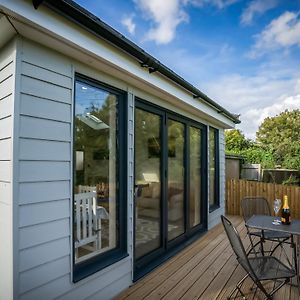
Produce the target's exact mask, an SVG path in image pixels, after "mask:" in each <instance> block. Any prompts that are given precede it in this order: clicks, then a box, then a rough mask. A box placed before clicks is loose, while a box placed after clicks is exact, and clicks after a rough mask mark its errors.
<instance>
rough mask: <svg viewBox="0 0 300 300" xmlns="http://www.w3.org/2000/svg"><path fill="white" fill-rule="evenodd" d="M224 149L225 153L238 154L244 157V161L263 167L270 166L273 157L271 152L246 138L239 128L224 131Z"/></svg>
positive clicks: (272, 164)
mask: <svg viewBox="0 0 300 300" xmlns="http://www.w3.org/2000/svg"><path fill="white" fill-rule="evenodd" d="M225 143H226V146H225V150H226V153H227V154H238V155H242V156H243V157H244V162H245V163H249V164H261V165H262V167H263V168H272V167H273V166H274V159H273V155H272V153H270V152H269V151H268V150H266V149H264V148H263V147H261V146H260V145H257V144H256V143H255V142H254V141H251V140H250V139H247V138H246V137H245V135H244V134H243V133H242V132H241V131H240V130H239V129H232V130H227V131H226V132H225Z"/></svg>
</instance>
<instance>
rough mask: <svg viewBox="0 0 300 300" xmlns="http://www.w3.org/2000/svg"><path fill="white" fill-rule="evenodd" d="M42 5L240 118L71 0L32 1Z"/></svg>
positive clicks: (193, 93)
mask: <svg viewBox="0 0 300 300" xmlns="http://www.w3.org/2000/svg"><path fill="white" fill-rule="evenodd" d="M42 3H43V4H45V5H46V6H47V7H49V8H51V9H52V10H54V11H56V12H57V13H59V14H61V15H63V16H64V17H66V18H67V19H70V20H71V21H72V22H74V23H77V24H78V25H80V26H81V27H84V28H85V29H87V30H88V31H90V32H92V33H94V34H96V35H98V36H100V37H101V38H103V39H105V40H106V41H108V42H109V43H111V44H113V45H114V46H116V47H118V48H119V49H120V50H122V51H124V52H126V53H127V54H129V55H130V56H132V57H134V58H135V59H136V60H138V62H139V63H140V64H141V67H145V68H148V70H149V73H153V72H159V73H160V74H162V75H163V76H165V77H167V78H169V79H170V80H172V81H173V82H175V83H176V84H178V85H179V86H181V87H183V88H184V89H185V90H187V91H188V92H190V93H191V94H192V95H193V97H194V98H195V99H201V100H202V101H204V102H205V103H206V104H208V105H209V106H211V107H212V108H214V109H215V110H216V111H217V112H218V113H220V114H223V115H224V116H226V117H227V118H228V119H230V120H231V121H232V122H233V123H235V124H239V123H240V122H241V121H240V120H239V119H238V117H237V115H235V114H232V113H230V112H229V111H228V110H226V109H225V108H223V107H222V106H220V105H219V104H218V103H216V102H215V101H213V100H212V99H210V98H209V97H208V96H207V95H205V94H204V93H202V92H201V91H200V90H199V89H198V88H196V87H195V86H193V85H192V84H190V83H189V82H188V81H186V80H185V79H183V78H182V77H181V76H179V75H178V74H176V73H175V72H174V71H172V70H171V69H170V68H168V67H167V66H165V65H164V64H162V63H161V62H160V61H159V60H157V59H156V58H155V57H153V56H152V55H150V54H149V53H147V52H146V51H144V50H143V49H142V48H140V47H139V46H137V45H136V44H135V43H133V42H132V41H130V40H129V39H127V38H126V37H125V36H123V35H122V34H121V33H119V32H118V31H116V30H115V29H113V28H112V27H111V26H109V25H108V24H106V23H104V22H103V21H101V20H100V19H99V18H98V17H96V16H95V15H93V14H92V13H90V12H89V11H87V10H86V9H84V8H83V7H81V6H80V5H78V4H77V3H75V2H74V1H72V0H61V1H57V0H33V1H32V4H33V6H34V8H35V9H38V7H39V6H40V5H41V4H42Z"/></svg>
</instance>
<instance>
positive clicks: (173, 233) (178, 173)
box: [167, 119, 185, 241]
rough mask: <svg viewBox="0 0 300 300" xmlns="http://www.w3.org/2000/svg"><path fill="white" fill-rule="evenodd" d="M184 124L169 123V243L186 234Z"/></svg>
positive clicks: (170, 121) (172, 121)
mask: <svg viewBox="0 0 300 300" xmlns="http://www.w3.org/2000/svg"><path fill="white" fill-rule="evenodd" d="M184 129H185V128H184V124H182V123H180V122H177V121H174V120H170V119H169V121H168V193H167V194H168V199H167V200H168V241H170V240H172V239H174V238H176V237H178V236H179V235H181V234H182V233H184V220H185V219H184V180H185V176H184V170H185V168H184V152H185V151H184V144H185V134H184V131H185V130H184Z"/></svg>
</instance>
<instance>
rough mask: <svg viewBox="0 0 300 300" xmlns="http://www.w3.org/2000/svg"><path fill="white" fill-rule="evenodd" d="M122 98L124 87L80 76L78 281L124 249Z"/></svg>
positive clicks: (75, 235) (76, 143)
mask: <svg viewBox="0 0 300 300" xmlns="http://www.w3.org/2000/svg"><path fill="white" fill-rule="evenodd" d="M123 102H124V99H123V97H122V93H120V92H119V91H116V90H113V89H111V88H107V87H104V86H102V85H99V84H98V83H95V82H92V81H89V80H87V79H85V78H82V77H79V76H77V80H76V83H75V118H74V123H75V124H74V180H73V184H74V202H73V239H74V243H73V244H74V263H75V274H74V275H75V276H74V278H75V280H76V279H80V278H82V277H84V276H86V275H88V274H89V273H92V272H95V271H96V270H95V268H96V269H101V268H102V267H104V266H107V265H108V264H109V262H113V261H115V260H116V259H118V258H119V257H120V256H121V255H122V253H123V252H124V251H122V250H124V236H122V235H123V234H122V232H121V230H123V232H124V226H125V222H124V212H125V209H124V208H125V207H126V206H125V205H124V204H125V203H126V197H125V193H124V191H123V192H122V189H123V190H125V189H124V184H123V183H124V182H125V181H126V176H124V174H125V172H124V164H125V160H126V156H125V157H124V153H126V150H125V146H126V145H124V144H125V139H124V136H125V133H124V130H125V128H126V126H125V122H124V124H122V122H123V121H122V120H123V119H124V116H123V115H122V114H124V111H123V109H122V107H123V105H124V103H123ZM121 130H122V131H123V132H121ZM122 153H123V154H122ZM121 155H123V157H120V156H121ZM121 178H122V181H123V183H122V182H120V179H121ZM120 195H122V197H120ZM122 207H123V209H122ZM122 222H123V223H124V224H121V223H122ZM125 227H126V226H125ZM123 254H124V253H123ZM97 266H98V267H97Z"/></svg>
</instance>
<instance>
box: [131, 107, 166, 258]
mask: <svg viewBox="0 0 300 300" xmlns="http://www.w3.org/2000/svg"><path fill="white" fill-rule="evenodd" d="M161 124H162V117H161V116H159V115H157V114H154V113H151V112H147V111H144V110H141V109H138V108H137V109H136V111H135V257H136V259H138V258H140V257H142V256H144V255H146V254H147V253H150V252H151V251H153V250H155V249H158V248H160V247H161V246H162V245H161V237H162V232H161V210H162V206H161V200H162V197H161V160H162V159H161V155H162V151H161V149H162V141H161V130H162V128H161V127H162V126H161Z"/></svg>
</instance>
